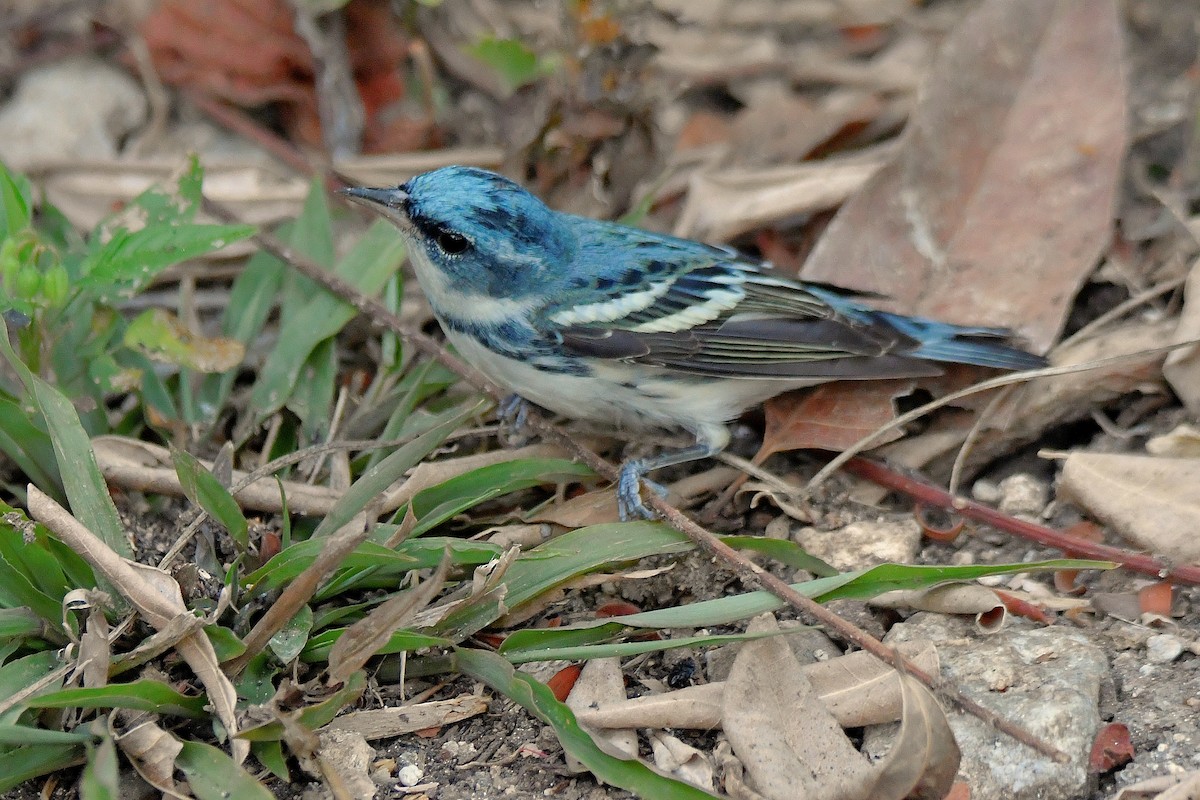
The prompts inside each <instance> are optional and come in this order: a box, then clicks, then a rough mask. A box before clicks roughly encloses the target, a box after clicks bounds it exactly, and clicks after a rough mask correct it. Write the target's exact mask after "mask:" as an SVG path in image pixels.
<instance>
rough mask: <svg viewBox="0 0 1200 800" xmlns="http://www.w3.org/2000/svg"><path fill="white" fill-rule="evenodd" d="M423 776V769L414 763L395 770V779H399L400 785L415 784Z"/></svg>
mask: <svg viewBox="0 0 1200 800" xmlns="http://www.w3.org/2000/svg"><path fill="white" fill-rule="evenodd" d="M424 777H425V770H423V769H421V768H420V767H418V766H417V765H416V764H409V765H408V766H404V767H401V768H400V769H399V770H398V771H397V772H396V779H397V780H398V781H400V785H402V786H416V785H417V784H418V783H420V782H421V779H422V778H424Z"/></svg>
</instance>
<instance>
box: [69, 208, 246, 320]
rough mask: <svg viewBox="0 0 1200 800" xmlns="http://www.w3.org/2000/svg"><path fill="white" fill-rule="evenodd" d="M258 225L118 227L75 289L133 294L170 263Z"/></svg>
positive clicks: (111, 295)
mask: <svg viewBox="0 0 1200 800" xmlns="http://www.w3.org/2000/svg"><path fill="white" fill-rule="evenodd" d="M255 230H256V229H255V227H254V226H253V225H207V224H202V223H197V222H186V223H178V224H174V225H166V224H158V225H147V226H146V227H145V228H142V229H141V230H139V231H129V230H127V229H124V228H119V229H117V230H116V231H114V232H113V234H112V238H110V239H109V240H108V241H107V242H106V243H105V244H104V245H102V246H101V247H99V248H98V249H96V250H94V251H93V252H92V254H91V255H90V256H89V257H88V259H87V261H86V262H85V263H84V275H83V277H82V278H81V279H80V280H79V281H78V282H77V283H76V288H79V289H83V290H86V291H88V292H90V293H92V294H94V295H95V296H96V297H97V299H99V300H102V301H108V302H111V301H114V300H117V299H119V298H120V297H129V296H132V295H133V294H134V293H136V292H137V291H139V290H140V289H141V288H142V287H143V286H145V285H146V284H147V283H149V282H150V281H151V280H152V279H153V278H154V277H155V276H156V275H158V273H160V272H162V271H163V270H164V269H166V268H167V267H169V266H172V265H174V264H178V263H180V262H182V261H187V260H188V259H192V258H199V257H200V256H203V255H207V254H208V253H212V252H214V251H216V250H220V249H221V248H223V247H227V246H228V245H230V244H232V243H233V242H236V241H240V240H241V239H246V238H248V237H250V236H253V235H254V232H255Z"/></svg>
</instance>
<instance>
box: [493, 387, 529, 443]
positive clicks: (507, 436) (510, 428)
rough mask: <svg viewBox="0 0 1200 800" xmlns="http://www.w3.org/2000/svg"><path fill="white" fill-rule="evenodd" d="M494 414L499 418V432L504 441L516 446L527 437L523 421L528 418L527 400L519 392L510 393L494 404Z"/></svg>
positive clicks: (526, 420)
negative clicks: (496, 404)
mask: <svg viewBox="0 0 1200 800" xmlns="http://www.w3.org/2000/svg"><path fill="white" fill-rule="evenodd" d="M496 416H498V417H499V418H500V432H501V435H502V436H503V438H504V441H505V442H506V443H507V444H509V445H510V446H512V447H518V446H520V445H522V444H524V443H525V441H526V440H527V439H528V432H527V431H526V430H525V423H526V422H528V419H529V401H527V400H526V399H525V398H524V397H521V395H519V394H510V395H509V396H508V397H506V398H504V399H503V400H501V401H500V404H499V405H498V406H496Z"/></svg>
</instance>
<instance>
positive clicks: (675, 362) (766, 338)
mask: <svg viewBox="0 0 1200 800" xmlns="http://www.w3.org/2000/svg"><path fill="white" fill-rule="evenodd" d="M624 230H628V229H624ZM645 237H646V238H645V240H644V243H638V242H634V243H632V246H630V243H629V242H623V245H624V246H623V247H620V248H612V249H609V250H607V251H606V252H607V253H612V252H618V253H625V254H633V256H632V257H630V259H629V263H626V264H614V263H611V261H610V262H606V263H604V264H603V265H601V266H600V267H598V268H595V269H586V270H581V272H580V279H581V285H580V286H578V291H577V292H569V293H567V294H566V295H564V297H563V298H562V299H561V301H560V302H558V303H555V304H554V305H553V306H551V307H550V308H548V309H547V310H546V312H545V319H546V320H547V321H548V323H549V325H548V327H550V328H552V329H553V330H554V332H555V335H556V336H557V338H558V339H559V340H560V341H561V342H562V344H563V346H564V347H565V348H567V349H568V350H569V351H570V352H572V353H574V354H576V355H583V356H587V357H591V358H599V359H619V360H624V361H630V362H636V363H642V364H648V365H655V366H659V367H664V368H667V369H671V370H678V371H681V372H688V373H692V374H703V375H713V376H723V377H747V378H800V379H802V378H867V377H871V378H877V377H891V376H899V375H904V376H916V375H935V374H938V373H939V370H938V369H937V368H936V367H932V366H931V365H929V364H927V363H923V362H921V361H920V360H914V359H911V358H907V357H905V352H906V351H911V350H914V349H916V348H917V347H918V346H919V342H918V341H917V340H915V339H913V338H911V337H910V336H908V335H907V334H905V333H903V332H901V331H900V330H898V329H897V328H896V327H895V326H893V325H890V324H888V323H886V322H885V321H883V320H881V319H880V320H877V319H874V318H872V317H870V316H867V315H863V316H861V317H859V316H857V315H853V314H846V313H843V312H841V311H839V310H838V309H837V308H836V307H835V306H834V305H833V304H831V303H830V302H829V300H828V299H827V297H823V296H822V295H823V294H827V293H826V292H823V291H822V290H819V289H816V290H810V288H808V287H806V286H805V285H803V284H801V283H799V282H797V281H792V280H788V279H786V278H782V277H777V276H775V275H773V274H772V273H771V269H770V267H769V266H768V265H766V264H763V263H761V262H756V261H753V260H750V259H746V258H744V257H741V256H738V255H737V254H736V253H734V252H732V251H727V250H722V249H718V248H714V247H709V246H706V245H700V244H697V243H695V242H688V241H685V240H679V239H671V238H669V237H657V236H655V235H654V234H645ZM639 244H640V246H639ZM830 296H832V295H830ZM846 302H850V301H849V300H847V301H846ZM863 308H864V309H865V308H866V307H863Z"/></svg>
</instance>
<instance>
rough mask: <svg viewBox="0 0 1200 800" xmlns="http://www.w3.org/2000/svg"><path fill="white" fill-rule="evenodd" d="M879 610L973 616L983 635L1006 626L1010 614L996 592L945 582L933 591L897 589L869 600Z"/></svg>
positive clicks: (966, 584) (976, 586)
mask: <svg viewBox="0 0 1200 800" xmlns="http://www.w3.org/2000/svg"><path fill="white" fill-rule="evenodd" d="M867 604H868V605H872V606H875V607H877V608H910V609H916V610H918V611H936V612H937V613H939V614H970V615H973V616H974V617H975V626H976V628H978V630H979V631H980V632H982V633H996V632H997V631H999V630H1000V629H1001V628H1002V627H1004V621H1005V619H1006V617H1007V613H1006V610H1005V607H1004V603H1002V602H1001V601H1000V598H998V597H996V593H995V592H994V591H992V590H991V589H989V588H988V587H986V586H981V585H979V584H978V583H944V584H942V585H941V586H934V587H932V588H930V589H896V590H895V591H891V592H884V593H883V594H881V595H878V596H877V597H873V598H871V599H870V600H868V601H867Z"/></svg>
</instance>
